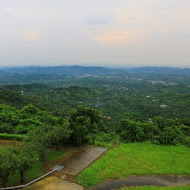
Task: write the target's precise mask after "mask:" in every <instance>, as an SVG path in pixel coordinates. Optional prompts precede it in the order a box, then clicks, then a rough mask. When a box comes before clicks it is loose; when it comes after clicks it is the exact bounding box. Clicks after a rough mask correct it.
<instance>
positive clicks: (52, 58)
mask: <svg viewBox="0 0 190 190" xmlns="http://www.w3.org/2000/svg"><path fill="white" fill-rule="evenodd" d="M74 64H75V65H76V64H79V65H101V66H143V65H149V66H155V65H156V66H177V67H190V0H0V66H5V65H6V66H11V65H74Z"/></svg>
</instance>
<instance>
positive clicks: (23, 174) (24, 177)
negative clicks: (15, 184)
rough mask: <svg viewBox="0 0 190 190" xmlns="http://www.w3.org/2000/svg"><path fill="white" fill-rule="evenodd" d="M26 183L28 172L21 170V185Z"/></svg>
mask: <svg viewBox="0 0 190 190" xmlns="http://www.w3.org/2000/svg"><path fill="white" fill-rule="evenodd" d="M25 182H26V171H25V170H20V183H25Z"/></svg>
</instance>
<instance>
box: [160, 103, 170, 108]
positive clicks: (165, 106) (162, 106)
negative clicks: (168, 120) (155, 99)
mask: <svg viewBox="0 0 190 190" xmlns="http://www.w3.org/2000/svg"><path fill="white" fill-rule="evenodd" d="M160 107H161V108H168V106H167V105H165V104H162V105H160Z"/></svg>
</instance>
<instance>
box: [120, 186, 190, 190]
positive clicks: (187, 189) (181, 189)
mask: <svg viewBox="0 0 190 190" xmlns="http://www.w3.org/2000/svg"><path fill="white" fill-rule="evenodd" d="M121 190H190V186H184V187H148V186H144V187H126V188H122V189H121Z"/></svg>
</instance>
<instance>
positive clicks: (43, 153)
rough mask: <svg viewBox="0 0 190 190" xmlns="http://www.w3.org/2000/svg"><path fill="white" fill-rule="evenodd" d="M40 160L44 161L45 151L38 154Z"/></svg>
mask: <svg viewBox="0 0 190 190" xmlns="http://www.w3.org/2000/svg"><path fill="white" fill-rule="evenodd" d="M40 159H41V161H42V162H45V161H46V152H45V151H41V152H40Z"/></svg>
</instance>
